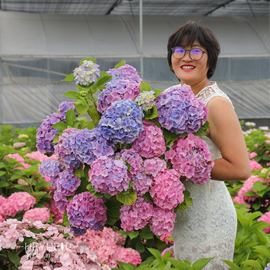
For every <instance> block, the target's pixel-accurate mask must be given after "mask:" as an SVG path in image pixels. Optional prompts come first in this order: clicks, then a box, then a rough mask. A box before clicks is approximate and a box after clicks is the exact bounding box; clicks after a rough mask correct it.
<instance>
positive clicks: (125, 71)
mask: <svg viewBox="0 0 270 270" xmlns="http://www.w3.org/2000/svg"><path fill="white" fill-rule="evenodd" d="M107 73H108V74H109V75H111V76H113V78H114V79H122V80H129V81H134V82H137V83H138V84H140V83H141V81H142V79H141V77H140V76H139V75H138V72H137V70H136V68H134V67H132V66H130V65H128V64H125V65H124V66H121V67H119V68H117V69H115V68H112V69H109V71H107Z"/></svg>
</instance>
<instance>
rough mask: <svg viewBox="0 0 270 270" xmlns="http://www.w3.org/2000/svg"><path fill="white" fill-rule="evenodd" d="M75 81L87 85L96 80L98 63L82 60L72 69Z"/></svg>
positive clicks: (98, 73) (98, 74)
mask: <svg viewBox="0 0 270 270" xmlns="http://www.w3.org/2000/svg"><path fill="white" fill-rule="evenodd" d="M73 74H74V76H75V83H76V84H80V85H89V84H90V83H92V82H96V81H97V78H98V77H100V70H99V65H98V64H95V63H94V62H93V61H87V60H84V61H83V63H82V64H81V65H80V66H79V67H76V68H75V69H74V71H73Z"/></svg>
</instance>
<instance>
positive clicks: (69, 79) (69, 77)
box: [62, 73, 75, 82]
mask: <svg viewBox="0 0 270 270" xmlns="http://www.w3.org/2000/svg"><path fill="white" fill-rule="evenodd" d="M74 80H75V76H74V74H73V73H71V74H68V75H67V76H66V78H65V79H63V80H62V81H66V82H73V81H74Z"/></svg>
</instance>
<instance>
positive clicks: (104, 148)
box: [67, 128, 115, 165]
mask: <svg viewBox="0 0 270 270" xmlns="http://www.w3.org/2000/svg"><path fill="white" fill-rule="evenodd" d="M67 141H68V145H69V147H70V150H71V152H72V153H73V154H74V156H75V157H76V158H77V159H78V160H79V161H81V162H82V163H86V164H88V165H91V164H92V163H93V161H94V160H96V159H97V158H98V157H100V156H112V155H113V154H114V151H115V148H114V146H113V144H112V143H111V142H109V141H107V140H105V139H104V138H103V137H102V135H101V132H100V130H99V129H98V128H94V129H91V130H89V129H87V128H86V129H83V130H79V131H78V132H76V133H74V134H73V135H71V136H69V137H68V138H67Z"/></svg>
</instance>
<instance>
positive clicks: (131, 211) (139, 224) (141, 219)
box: [120, 197, 154, 232]
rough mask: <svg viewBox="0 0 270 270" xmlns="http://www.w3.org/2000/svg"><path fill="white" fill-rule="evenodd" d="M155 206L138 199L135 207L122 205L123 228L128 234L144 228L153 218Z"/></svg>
mask: <svg viewBox="0 0 270 270" xmlns="http://www.w3.org/2000/svg"><path fill="white" fill-rule="evenodd" d="M153 209H154V208H153V204H151V203H149V202H148V201H146V200H145V199H143V198H142V197H137V200H136V202H135V203H134V204H133V205H125V204H124V205H122V206H121V209H120V213H121V214H120V220H121V227H122V228H123V230H124V231H126V232H133V231H134V230H139V229H142V228H144V227H145V226H146V225H147V224H148V221H149V220H150V219H151V218H152V217H153V215H154V213H153Z"/></svg>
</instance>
